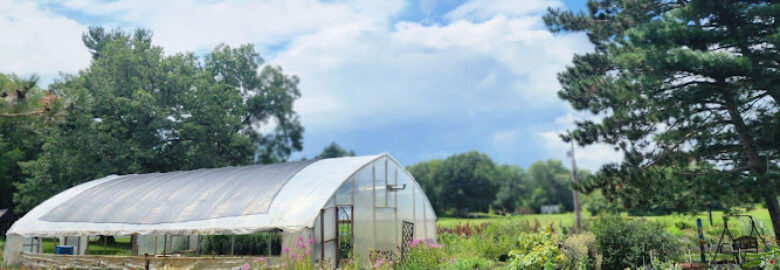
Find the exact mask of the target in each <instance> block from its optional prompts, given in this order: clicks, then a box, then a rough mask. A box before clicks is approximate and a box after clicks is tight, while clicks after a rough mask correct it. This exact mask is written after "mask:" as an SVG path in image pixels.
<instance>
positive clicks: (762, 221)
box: [436, 209, 772, 236]
mask: <svg viewBox="0 0 780 270" xmlns="http://www.w3.org/2000/svg"><path fill="white" fill-rule="evenodd" d="M744 214H746V215H751V216H753V219H754V220H755V222H756V227H758V229H759V230H763V233H764V234H765V235H766V236H771V235H772V221H771V219H770V218H769V213H768V212H767V211H766V209H753V210H751V211H747V212H745V213H744ZM591 218H592V216H591V215H590V214H589V213H587V212H583V213H582V222H583V223H588V221H589V220H590V219H591ZM635 218H644V219H647V220H652V221H658V222H663V223H665V224H667V226H668V227H670V228H671V227H675V228H678V229H679V230H686V229H690V228H692V229H693V230H695V229H696V218H701V219H702V223H703V228H704V231H705V232H708V231H711V230H712V229H717V230H718V233H720V230H721V229H722V227H721V226H722V224H723V212H722V211H713V212H712V221H713V226H710V224H709V220H708V218H707V213H706V212H704V213H701V214H698V215H695V216H694V215H664V216H646V217H635ZM526 221H527V222H530V223H531V224H533V223H534V222H535V221H538V222H539V224H540V225H542V226H549V225H550V224H551V223H552V224H554V227H560V226H566V227H571V226H573V225H574V214H573V213H563V214H549V215H544V214H533V215H514V216H500V215H484V216H482V217H479V218H456V217H440V218H439V219H438V220H437V221H436V225H438V226H441V227H453V226H455V225H457V224H462V223H466V222H469V223H471V224H479V223H482V222H498V223H507V222H510V223H517V222H526ZM746 224H747V223H745V222H739V221H738V220H730V221H729V228H732V229H735V230H738V229H740V228H739V227H746ZM672 232H673V233H674V231H672Z"/></svg>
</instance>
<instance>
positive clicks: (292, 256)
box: [290, 252, 298, 260]
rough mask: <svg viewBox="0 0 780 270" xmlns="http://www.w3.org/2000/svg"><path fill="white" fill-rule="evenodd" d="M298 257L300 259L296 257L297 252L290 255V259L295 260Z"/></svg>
mask: <svg viewBox="0 0 780 270" xmlns="http://www.w3.org/2000/svg"><path fill="white" fill-rule="evenodd" d="M296 257H298V255H296V254H295V252H293V253H290V259H293V260H295V258H296Z"/></svg>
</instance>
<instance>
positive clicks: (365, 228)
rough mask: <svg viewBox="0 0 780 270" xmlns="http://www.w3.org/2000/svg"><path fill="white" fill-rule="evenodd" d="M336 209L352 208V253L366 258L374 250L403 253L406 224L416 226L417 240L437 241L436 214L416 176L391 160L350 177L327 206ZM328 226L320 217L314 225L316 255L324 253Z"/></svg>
mask: <svg viewBox="0 0 780 270" xmlns="http://www.w3.org/2000/svg"><path fill="white" fill-rule="evenodd" d="M388 186H389V187H390V189H389V188H388ZM330 207H350V208H351V213H352V216H351V217H349V218H350V219H351V224H352V226H353V227H352V237H351V239H352V252H353V254H354V255H355V256H356V257H357V258H359V259H361V260H367V259H368V258H369V257H370V256H371V255H372V252H395V253H399V252H400V248H401V247H402V246H403V242H404V239H403V234H402V232H403V230H404V226H403V224H404V222H408V223H411V224H413V227H414V228H413V232H412V235H411V238H412V239H425V240H427V241H436V225H435V222H436V214H435V213H434V211H433V209H432V207H431V205H430V203H429V202H428V199H427V198H426V196H425V194H424V193H423V191H422V189H421V188H420V186H419V185H418V184H417V182H415V181H414V180H413V178H412V176H411V174H409V172H407V171H406V170H405V169H404V168H403V167H401V166H400V165H399V164H398V163H397V162H396V161H395V160H394V159H392V158H388V157H387V156H383V157H381V158H379V159H377V160H375V161H373V162H371V163H370V164H367V165H366V166H364V167H363V168H361V169H360V170H358V171H357V172H355V173H354V174H353V175H352V177H350V178H349V179H347V181H345V182H344V183H343V184H342V185H341V187H340V188H339V189H338V191H337V192H336V193H335V194H334V195H333V197H332V198H331V199H330V200H329V201H328V203H327V204H326V205H325V207H324V208H330ZM329 219H331V218H330V217H326V219H325V220H326V221H327V220H329ZM322 222H323V221H322V220H321V217H320V216H318V217H317V219H316V220H315V222H314V226H313V227H314V237H315V251H314V252H315V254H321V252H323V251H322V250H320V248H321V247H322V242H321V239H322V237H323V235H322V234H321V233H320V231H322V229H323V228H321V226H322V225H321V224H322ZM329 228H330V227H329ZM325 236H326V237H328V235H325ZM407 240H410V239H407ZM327 251H328V250H325V252H326V253H327ZM325 257H326V259H328V256H327V255H326V256H325ZM317 261H319V258H318V259H317Z"/></svg>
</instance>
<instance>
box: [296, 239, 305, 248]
mask: <svg viewBox="0 0 780 270" xmlns="http://www.w3.org/2000/svg"><path fill="white" fill-rule="evenodd" d="M295 246H296V247H299V248H303V243H301V240H298V241H295Z"/></svg>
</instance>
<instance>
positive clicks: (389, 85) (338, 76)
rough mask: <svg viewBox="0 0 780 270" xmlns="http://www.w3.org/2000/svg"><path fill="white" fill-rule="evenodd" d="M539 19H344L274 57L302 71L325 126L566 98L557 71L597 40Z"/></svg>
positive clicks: (448, 115)
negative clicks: (547, 26)
mask: <svg viewBox="0 0 780 270" xmlns="http://www.w3.org/2000/svg"><path fill="white" fill-rule="evenodd" d="M539 21H540V18H539V16H537V15H533V16H531V15H528V16H520V17H511V18H510V17H506V16H498V17H496V18H493V19H490V20H486V21H483V22H478V23H475V22H470V21H465V20H461V21H456V22H453V23H449V24H445V25H437V24H434V25H422V24H419V23H415V22H406V21H401V22H397V23H396V24H394V25H393V27H391V28H387V27H385V24H384V23H380V22H374V23H365V22H358V23H351V24H344V25H340V26H338V27H329V28H324V29H321V30H319V31H317V32H315V33H311V34H306V35H301V36H299V37H296V38H294V39H292V40H291V42H290V43H289V44H288V46H287V49H286V50H284V51H281V52H279V53H278V55H277V56H276V57H275V58H274V59H273V61H272V62H273V63H274V64H279V65H282V66H284V67H285V69H286V70H287V71H289V72H292V73H295V74H298V75H300V77H301V79H302V83H301V89H302V90H303V97H302V98H301V99H300V101H299V102H298V103H297V104H296V109H297V110H298V111H299V112H300V113H301V114H302V115H303V120H304V123H305V124H306V125H307V127H313V128H315V129H316V128H319V127H321V128H330V129H343V128H361V127H367V126H368V127H370V126H375V125H379V124H381V123H382V122H387V121H392V120H398V119H407V120H408V119H413V120H420V119H427V120H429V121H462V120H463V119H475V118H479V117H481V116H485V115H487V114H493V113H507V112H517V111H528V110H531V109H533V108H536V109H542V108H544V107H545V106H553V107H557V106H561V105H562V104H561V103H560V101H559V100H558V99H557V96H556V90H557V89H558V83H557V81H556V79H555V74H556V72H558V71H560V70H562V69H563V67H564V66H565V65H566V64H567V63H569V61H570V59H571V57H572V55H573V53H574V52H581V51H584V50H587V49H589V46H588V45H583V44H587V43H585V42H583V41H584V37H582V36H579V35H566V36H553V35H551V34H550V33H549V32H548V31H546V30H544V28H543V26H541V25H540V23H539ZM310 130H311V129H310Z"/></svg>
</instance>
